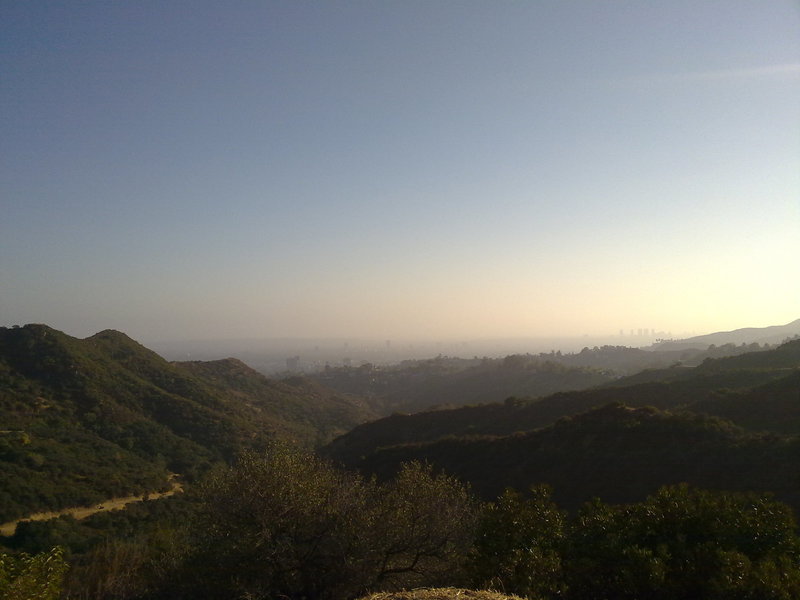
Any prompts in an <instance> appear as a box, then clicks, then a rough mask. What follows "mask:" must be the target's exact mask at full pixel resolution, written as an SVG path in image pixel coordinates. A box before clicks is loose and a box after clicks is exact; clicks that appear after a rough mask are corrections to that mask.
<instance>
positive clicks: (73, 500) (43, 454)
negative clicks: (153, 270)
mask: <svg viewBox="0 0 800 600" xmlns="http://www.w3.org/2000/svg"><path fill="white" fill-rule="evenodd" d="M372 417H373V414H372V413H371V412H370V410H369V408H368V407H367V406H366V405H365V404H364V403H363V402H361V401H359V400H358V399H356V398H353V397H347V396H345V395H343V394H337V393H334V392H332V391H330V390H326V389H325V388H323V387H322V386H320V385H318V384H316V383H313V382H309V381H306V380H302V379H296V380H288V381H283V382H280V381H271V380H268V379H267V378H266V377H264V376H263V375H261V374H259V373H257V372H256V371H253V370H252V369H250V368H249V367H247V366H246V365H244V364H243V363H241V362H239V361H236V360H234V359H229V360H224V361H215V362H214V363H208V364H204V363H169V362H167V361H166V360H164V359H163V358H161V357H160V356H158V355H157V354H155V353H154V352H152V351H150V350H148V349H147V348H145V347H144V346H142V345H140V344H138V343H137V342H135V341H134V340H132V339H130V338H129V337H128V336H126V335H124V334H123V333H120V332H117V331H111V330H107V331H103V332H100V333H98V334H96V335H93V336H91V337H88V338H86V339H77V338H73V337H71V336H68V335H66V334H64V333H62V332H60V331H57V330H54V329H52V328H50V327H47V326H46V325H26V326H24V327H15V328H0V521H6V520H10V519H12V518H15V517H18V516H20V515H23V514H26V513H28V512H34V511H38V510H45V509H57V508H63V507H66V506H75V505H80V504H87V503H93V502H96V501H99V500H101V499H103V498H106V497H112V496H122V495H128V494H131V493H134V492H142V491H146V490H153V489H157V488H158V487H160V486H166V485H167V476H168V473H169V472H170V471H172V472H177V473H181V474H182V475H184V476H185V477H188V478H191V477H193V476H194V475H196V474H197V473H198V472H199V471H202V470H204V469H205V468H206V467H207V466H208V465H209V464H210V463H211V462H214V461H217V460H229V459H231V458H232V457H233V456H234V455H236V454H237V453H238V452H239V451H240V450H241V449H243V448H245V447H258V446H259V445H261V444H263V443H264V442H265V441H267V440H269V439H271V438H273V437H275V436H282V437H286V438H291V439H295V440H297V441H299V442H301V443H303V444H305V445H307V446H315V445H317V444H320V443H322V442H324V441H327V440H329V439H331V438H332V437H334V436H335V435H336V434H338V433H341V432H343V431H347V430H348V429H350V428H351V427H352V426H353V425H355V424H357V423H360V422H363V421H365V420H367V419H369V418H372Z"/></svg>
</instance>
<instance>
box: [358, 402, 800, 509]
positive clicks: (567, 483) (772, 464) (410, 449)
mask: <svg viewBox="0 0 800 600" xmlns="http://www.w3.org/2000/svg"><path fill="white" fill-rule="evenodd" d="M409 460H419V461H427V462H430V463H432V464H433V465H435V466H436V467H437V468H441V469H444V470H445V471H446V472H448V473H450V474H453V475H455V476H457V477H459V478H460V479H462V480H463V481H466V482H469V483H470V484H471V486H472V488H473V489H474V490H475V491H476V492H477V493H478V494H480V495H481V496H483V497H485V498H487V499H491V498H494V497H496V496H497V495H498V494H500V493H501V492H502V491H503V489H505V488H506V487H514V488H516V489H519V490H525V489H527V488H528V487H529V486H531V485H535V484H539V483H547V484H550V485H552V486H553V488H554V490H555V499H556V501H557V502H558V503H559V504H561V505H563V506H564V507H567V508H571V509H574V508H576V507H578V506H579V505H580V504H581V503H583V502H585V501H588V500H590V499H591V498H593V497H599V498H601V499H602V500H604V501H606V502H611V503H627V502H635V501H641V500H643V499H644V498H645V497H646V496H647V495H648V494H651V493H653V492H655V490H656V489H658V488H659V487H660V486H662V485H666V484H672V483H679V482H687V483H690V484H692V485H696V486H699V487H704V488H709V489H719V490H732V491H750V490H753V491H769V492H773V493H775V494H776V496H777V497H778V499H780V500H783V501H786V502H788V503H790V504H791V505H792V506H794V507H795V509H798V508H800V503H799V502H798V501H799V500H800V495H799V494H798V493H799V492H800V479H798V470H797V467H798V465H800V439H798V438H797V437H791V438H783V437H780V436H776V435H771V434H755V433H750V432H747V431H745V430H743V429H741V428H738V427H736V426H734V425H732V424H731V423H729V422H727V421H723V420H721V419H719V418H716V417H708V416H700V415H693V414H690V413H679V414H676V413H670V412H665V411H659V410H658V409H655V408H636V409H633V408H629V407H626V406H624V405H621V404H610V405H607V406H605V407H600V408H597V409H594V410H592V411H589V412H586V413H583V414H581V415H578V416H575V417H566V418H564V419H561V420H559V421H558V422H556V423H555V424H553V425H551V426H549V427H546V428H544V429H541V430H538V431H532V432H527V433H518V434H514V435H508V436H499V437H495V436H474V437H468V436H465V437H451V438H444V439H440V440H439V441H436V442H430V443H419V444H408V445H399V446H392V447H384V448H377V449H375V450H374V451H373V452H372V453H370V454H368V455H366V456H364V457H363V458H362V459H360V460H358V461H357V462H356V464H354V465H353V466H357V467H358V468H359V469H360V470H362V471H364V472H366V473H375V474H377V475H378V476H379V477H389V476H391V475H392V474H393V473H394V472H395V471H396V470H397V468H398V466H399V465H400V464H401V463H402V462H405V461H409Z"/></svg>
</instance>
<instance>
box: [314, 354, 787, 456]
mask: <svg viewBox="0 0 800 600" xmlns="http://www.w3.org/2000/svg"><path fill="white" fill-rule="evenodd" d="M798 369H800V340H798V341H793V342H789V343H787V344H784V345H782V346H780V347H778V348H776V349H774V350H767V351H761V352H756V353H752V354H744V355H741V356H735V357H729V358H721V359H709V360H707V361H705V362H704V363H703V364H702V365H700V366H698V367H695V368H685V367H679V368H675V369H664V370H660V371H646V372H643V373H642V374H640V375H637V376H632V377H629V378H626V379H623V380H619V381H617V382H616V383H615V384H613V385H607V386H604V387H601V388H595V389H591V390H584V391H577V392H564V393H558V394H554V395H552V396H548V397H547V398H542V399H538V400H530V399H519V398H509V399H507V400H506V401H505V402H504V403H503V404H488V405H483V406H472V407H463V408H458V409H452V410H442V411H432V412H425V413H417V414H414V415H392V416H390V417H387V418H385V419H380V420H378V421H375V422H372V423H366V424H364V425H360V426H358V427H356V428H354V429H353V430H352V431H351V432H349V433H348V434H346V435H344V436H342V437H340V438H337V439H336V440H334V441H333V442H332V443H331V444H329V445H328V447H327V448H326V452H327V453H328V454H329V455H330V456H332V457H333V458H335V459H337V460H339V461H341V462H343V463H345V464H353V463H355V462H357V461H358V460H359V458H360V457H362V456H366V455H367V454H369V453H371V452H372V451H373V450H375V449H376V448H381V447H387V446H393V445H397V444H407V443H421V442H432V441H435V440H437V439H439V438H441V437H445V436H465V435H508V434H511V433H514V432H520V431H531V430H534V429H538V428H541V427H545V426H547V425H550V424H552V423H554V422H555V421H557V420H558V419H560V418H562V417H565V416H570V415H575V414H578V413H581V412H585V411H587V410H590V409H592V408H595V407H599V406H603V405H605V404H608V403H611V402H621V403H624V404H626V405H628V406H632V407H642V406H655V407H657V408H661V409H668V410H676V409H681V410H688V411H693V412H697V413H704V414H710V415H717V416H720V417H723V418H725V419H730V420H731V421H733V422H734V423H735V424H737V425H739V426H741V427H745V428H750V429H754V430H769V431H774V432H779V433H782V434H800V383H799V381H800V380H798V377H800V375H798Z"/></svg>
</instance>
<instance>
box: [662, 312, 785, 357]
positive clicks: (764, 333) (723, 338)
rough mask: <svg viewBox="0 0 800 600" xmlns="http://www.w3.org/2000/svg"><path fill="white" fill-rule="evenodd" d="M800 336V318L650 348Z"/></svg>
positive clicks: (775, 341) (773, 340)
mask: <svg viewBox="0 0 800 600" xmlns="http://www.w3.org/2000/svg"><path fill="white" fill-rule="evenodd" d="M796 336H800V319H797V320H795V321H792V322H791V323H787V324H786V325H772V326H770V327H744V328H742V329H734V330H733V331H718V332H716V333H709V334H706V335H698V336H695V337H691V338H686V339H684V340H670V341H664V342H659V343H657V344H653V345H652V346H651V347H650V349H651V350H687V349H690V348H698V349H706V348H708V347H709V346H710V345H711V344H714V345H715V346H722V345H725V344H734V345H736V346H739V345H741V344H769V345H774V344H780V343H782V342H784V341H786V340H787V339H788V338H793V337H796Z"/></svg>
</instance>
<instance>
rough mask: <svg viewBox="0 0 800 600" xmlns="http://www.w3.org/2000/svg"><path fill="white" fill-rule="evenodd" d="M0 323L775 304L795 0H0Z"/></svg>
mask: <svg viewBox="0 0 800 600" xmlns="http://www.w3.org/2000/svg"><path fill="white" fill-rule="evenodd" d="M0 51H1V52H2V56H1V57H0V208H2V219H0V325H5V326H9V325H13V324H23V323H27V322H44V323H48V324H50V325H52V326H53V327H56V328H58V329H62V330H64V331H66V332H67V333H70V334H72V335H77V336H80V337H83V336H85V335H90V334H92V333H94V332H96V331H99V330H101V329H105V328H114V329H120V330H123V331H125V332H126V333H128V334H130V335H131V336H133V337H135V338H136V339H139V340H140V341H142V342H145V343H146V342H148V341H151V340H161V339H176V338H177V339H181V338H208V337H245V336H246V337H256V336H269V337H273V336H275V337H278V336H319V337H324V336H362V337H376V338H380V339H384V338H401V337H406V338H414V337H417V338H419V337H433V338H470V337H486V336H536V335H543V336H544V335H556V334H563V335H579V334H583V333H589V334H606V333H617V332H619V330H620V329H624V330H625V331H626V332H628V330H630V329H632V328H639V327H647V328H656V329H659V330H663V331H673V332H682V331H690V330H694V331H696V332H698V333H702V332H708V331H716V330H726V329H734V328H738V327H746V326H765V325H774V324H781V323H786V322H788V321H791V320H793V319H796V318H798V317H800V3H798V2H796V1H793V0H785V1H779V0H764V1H758V2H756V1H752V0H746V1H737V0H722V1H719V2H714V1H705V0H687V1H681V0H654V1H644V0H642V1H638V2H637V1H622V0H619V1H600V0H589V1H583V2H581V1H568V0H563V1H562V0H541V1H535V0H530V1H521V0H516V1H507V2H504V1H494V0H492V1H489V0H484V1H468V0H459V1H445V0H429V1H424V2H423V1H413V0H396V1H394V2H390V1H378V0H373V1H369V2H367V1H363V2H359V1H353V2H337V1H327V0H326V1H318V2H310V1H303V2H296V1H288V0H287V1H285V2H266V1H265V2H218V1H214V2H169V1H160V0H159V1H153V2H146V1H136V2H122V1H120V2H116V1H102V2H84V1H81V2H67V1H63V2H44V1H31V2H12V1H7V2H2V4H0Z"/></svg>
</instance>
